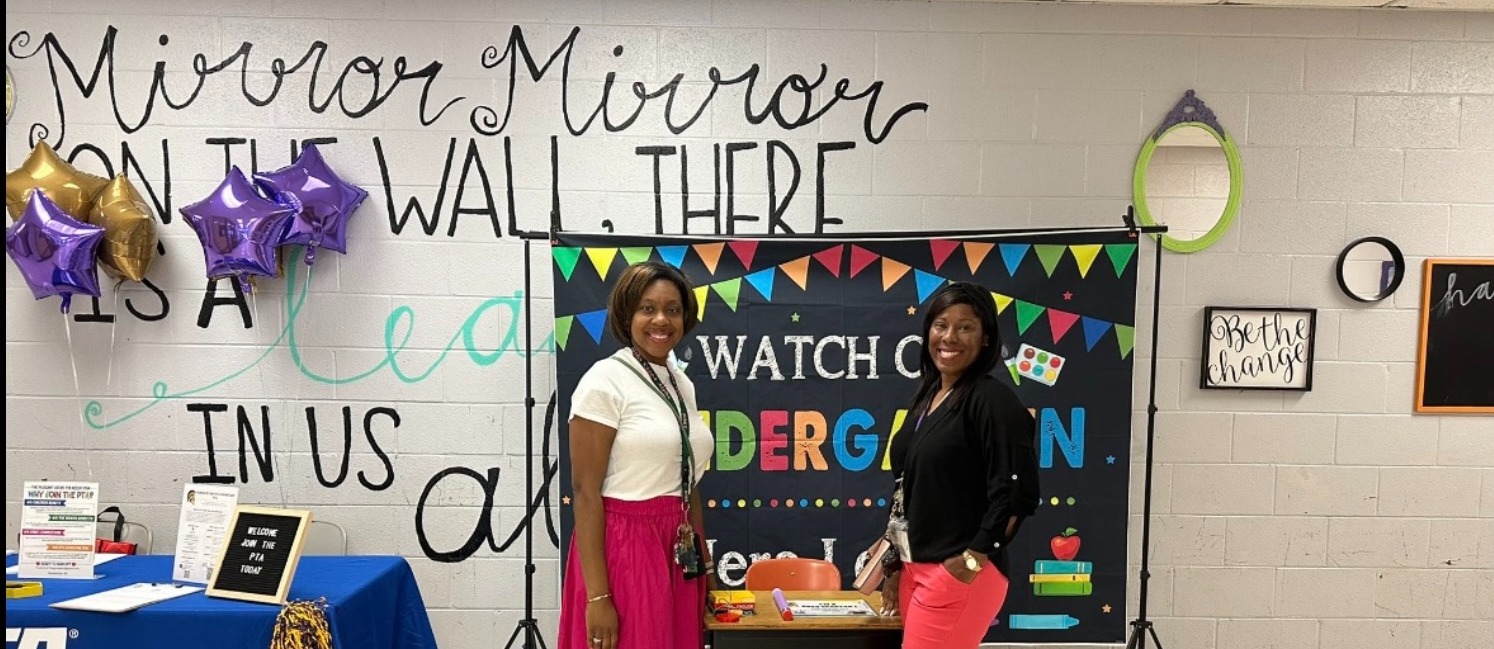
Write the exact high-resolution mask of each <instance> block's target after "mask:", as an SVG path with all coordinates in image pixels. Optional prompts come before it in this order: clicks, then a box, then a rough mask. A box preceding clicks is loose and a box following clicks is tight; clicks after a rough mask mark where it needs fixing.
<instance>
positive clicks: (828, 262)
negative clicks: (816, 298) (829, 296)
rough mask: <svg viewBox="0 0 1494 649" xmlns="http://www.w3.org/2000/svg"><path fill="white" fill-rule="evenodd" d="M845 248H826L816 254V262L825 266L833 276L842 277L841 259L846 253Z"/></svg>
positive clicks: (840, 246) (838, 246)
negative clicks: (842, 254)
mask: <svg viewBox="0 0 1494 649" xmlns="http://www.w3.org/2000/svg"><path fill="white" fill-rule="evenodd" d="M845 248H846V247H845V246H844V245H837V246H835V247H834V248H826V249H824V250H821V251H819V252H817V253H814V260H815V261H818V262H820V265H822V266H824V267H825V269H826V270H828V271H830V274H831V275H834V276H836V277H840V257H841V253H843V252H845Z"/></svg>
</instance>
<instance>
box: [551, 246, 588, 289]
mask: <svg viewBox="0 0 1494 649" xmlns="http://www.w3.org/2000/svg"><path fill="white" fill-rule="evenodd" d="M550 256H552V257H554V258H555V265H556V266H559V267H560V275H561V276H562V277H564V278H565V281H567V282H569V281H571V273H573V272H575V271H576V262H577V261H578V260H580V259H581V249H580V248H553V249H551V250H550Z"/></svg>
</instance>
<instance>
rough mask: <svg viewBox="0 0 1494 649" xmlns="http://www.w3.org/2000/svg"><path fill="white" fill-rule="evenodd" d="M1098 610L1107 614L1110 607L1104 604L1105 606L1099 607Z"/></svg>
mask: <svg viewBox="0 0 1494 649" xmlns="http://www.w3.org/2000/svg"><path fill="white" fill-rule="evenodd" d="M1100 610H1101V611H1104V612H1106V613H1109V612H1110V605H1109V604H1106V605H1104V606H1101V607H1100Z"/></svg>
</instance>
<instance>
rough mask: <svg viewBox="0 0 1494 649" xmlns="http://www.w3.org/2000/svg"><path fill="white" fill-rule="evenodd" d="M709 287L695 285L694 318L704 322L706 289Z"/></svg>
mask: <svg viewBox="0 0 1494 649" xmlns="http://www.w3.org/2000/svg"><path fill="white" fill-rule="evenodd" d="M708 290H710V289H708V288H706V287H704V286H697V287H695V319H696V320H698V321H700V322H705V303H706V291H708Z"/></svg>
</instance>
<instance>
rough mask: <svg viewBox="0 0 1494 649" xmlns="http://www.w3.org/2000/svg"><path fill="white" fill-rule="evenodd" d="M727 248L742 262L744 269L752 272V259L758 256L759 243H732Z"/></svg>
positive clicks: (728, 243)
mask: <svg viewBox="0 0 1494 649" xmlns="http://www.w3.org/2000/svg"><path fill="white" fill-rule="evenodd" d="M726 247H728V248H731V252H732V254H734V255H736V256H737V260H738V261H741V262H742V268H746V269H747V270H752V257H753V256H755V255H757V241H730V242H727V244H726Z"/></svg>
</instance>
